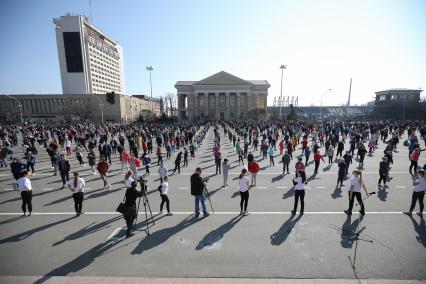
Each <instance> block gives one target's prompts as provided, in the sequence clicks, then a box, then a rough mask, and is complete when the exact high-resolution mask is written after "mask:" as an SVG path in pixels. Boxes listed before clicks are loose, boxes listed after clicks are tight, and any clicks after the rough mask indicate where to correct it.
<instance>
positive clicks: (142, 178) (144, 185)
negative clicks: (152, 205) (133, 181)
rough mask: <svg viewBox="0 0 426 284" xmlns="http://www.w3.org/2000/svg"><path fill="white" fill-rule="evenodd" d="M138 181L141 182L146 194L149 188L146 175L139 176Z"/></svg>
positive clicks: (142, 189)
mask: <svg viewBox="0 0 426 284" xmlns="http://www.w3.org/2000/svg"><path fill="white" fill-rule="evenodd" d="M138 182H139V184H140V186H141V191H142V192H143V194H144V195H146V192H147V190H148V186H147V185H146V184H147V180H146V179H145V178H144V177H139V178H138Z"/></svg>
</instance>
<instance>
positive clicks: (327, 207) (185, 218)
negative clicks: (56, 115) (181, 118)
mask: <svg viewBox="0 0 426 284" xmlns="http://www.w3.org/2000/svg"><path fill="white" fill-rule="evenodd" d="M220 133H221V135H222V137H221V139H222V157H223V158H228V159H229V160H230V161H231V171H230V177H229V182H228V184H229V186H228V187H227V188H224V187H222V175H216V174H215V166H214V158H213V154H212V147H213V131H212V130H210V131H209V132H208V134H207V135H206V139H205V140H204V142H203V144H202V146H201V147H200V148H199V150H198V152H197V153H196V159H194V160H190V161H189V166H188V167H185V168H182V170H181V173H180V174H177V173H176V174H171V179H170V182H169V186H170V190H169V198H170V201H171V210H172V211H173V212H174V215H173V216H164V215H161V214H159V212H158V211H159V204H160V201H161V199H160V196H159V194H158V191H157V190H156V188H157V186H158V184H159V176H158V173H157V170H158V167H157V166H156V158H155V157H154V156H152V158H153V164H152V167H151V175H150V176H147V180H148V186H149V189H148V200H149V204H150V207H151V209H152V211H153V215H154V217H153V218H154V220H155V224H153V223H152V222H149V230H150V236H147V234H146V232H145V231H144V229H145V228H146V226H145V225H146V223H145V221H144V219H145V214H144V207H143V204H142V203H141V206H140V209H139V217H138V219H139V221H138V226H137V231H136V232H135V234H134V236H132V237H131V238H128V239H125V238H124V233H125V222H124V220H123V219H122V218H121V217H120V215H119V214H118V213H116V212H115V209H116V207H117V205H118V203H119V202H120V201H121V200H122V198H123V195H124V191H125V190H124V187H123V179H124V176H123V175H122V174H121V167H120V165H119V163H118V156H115V157H114V158H113V166H112V170H111V172H110V174H109V179H110V181H111V184H112V188H111V189H109V190H105V189H103V188H102V182H101V180H100V179H99V176H94V175H92V174H91V172H90V169H89V168H88V167H82V166H78V162H77V161H76V159H75V157H74V156H73V157H71V164H72V170H77V171H79V172H80V173H81V174H82V176H83V178H84V179H85V180H86V192H85V200H84V203H83V211H84V212H85V213H84V214H83V215H82V216H80V217H78V218H75V217H74V215H75V213H74V205H73V200H72V196H71V193H70V192H69V191H68V190H66V189H60V187H61V186H62V183H61V181H60V177H59V175H58V176H53V172H52V170H51V168H50V162H49V160H48V156H47V153H46V152H45V151H44V149H43V148H42V147H41V148H39V155H38V159H37V160H38V162H37V164H36V172H35V175H33V176H32V177H31V180H32V183H33V187H34V192H33V193H34V197H33V206H34V209H33V210H34V214H33V215H32V216H30V217H22V216H21V215H22V212H21V211H20V205H21V199H20V196H19V194H18V193H17V192H16V191H14V190H13V187H12V186H11V182H12V181H13V180H12V179H13V177H12V176H11V173H10V169H9V168H0V260H1V263H2V265H1V266H0V275H3V276H4V275H21V276H45V277H40V278H39V280H38V283H42V282H44V281H46V280H48V279H49V277H51V276H140V277H210V278H211V277H213V278H214V277H229V278H235V277H238V278H252V277H254V278H304V279H305V278H324V279H327V278H337V279H370V278H375V279H419V280H424V279H426V265H425V263H426V250H425V248H426V226H425V221H424V219H422V218H420V217H419V216H418V215H416V214H413V215H412V216H411V217H410V216H406V215H404V214H402V211H405V210H407V209H408V206H409V204H410V200H411V186H410V185H411V182H412V179H411V176H410V175H409V174H408V166H409V162H408V150H407V149H406V148H405V147H403V146H402V143H400V145H398V149H397V151H398V152H395V153H394V161H395V162H394V165H393V166H392V169H391V171H390V176H391V180H390V183H389V186H390V187H389V189H387V190H379V189H378V188H377V186H376V184H377V180H378V166H379V161H380V158H381V156H382V153H383V148H384V146H383V144H382V143H380V145H379V148H378V149H377V150H376V151H375V153H373V155H372V156H366V159H365V165H364V167H363V173H364V181H365V183H366V185H367V189H368V191H370V192H372V191H375V192H376V194H375V195H372V196H371V197H369V198H368V199H367V200H366V201H365V206H366V211H367V214H366V215H365V216H364V217H363V218H360V216H359V214H357V213H355V212H356V210H354V214H353V215H352V216H351V217H348V216H346V214H344V213H343V210H344V209H346V208H347V206H348V199H347V189H346V188H345V187H343V188H341V189H336V188H335V184H336V179H337V163H333V164H332V165H331V166H328V164H327V163H322V164H321V166H320V171H319V174H318V175H312V172H313V164H310V165H309V166H308V167H307V174H308V178H309V183H308V186H307V190H306V196H305V214H304V215H303V216H301V215H299V214H297V215H296V216H292V215H291V214H290V211H291V210H292V206H293V200H294V190H293V188H292V187H293V186H292V182H291V179H292V177H293V174H290V175H282V164H280V163H279V160H280V157H279V156H277V157H276V158H275V166H273V167H270V166H269V160H266V159H265V160H261V159H260V157H259V152H257V153H255V157H256V159H257V160H259V161H260V167H261V171H260V173H259V175H258V178H257V186H256V187H254V188H252V189H251V190H250V199H249V207H248V210H249V212H250V214H249V215H248V216H244V217H241V216H239V215H238V213H239V200H240V197H239V193H238V180H237V179H238V175H239V173H240V171H241V168H242V167H243V165H238V156H237V155H236V153H235V150H234V148H233V146H232V145H231V144H230V143H229V141H228V140H227V139H225V137H224V136H223V131H222V129H220ZM422 143H423V141H422ZM346 147H348V146H346ZM321 151H323V149H321ZM277 154H278V153H277ZM296 154H297V155H298V154H300V149H298V150H297V151H296ZM174 158H175V156H173V155H172V159H171V160H169V161H167V160H165V164H166V166H167V167H168V168H169V169H172V168H173V165H174ZM85 160H87V159H85ZM425 162H426V160H425V158H424V153H422V157H421V159H420V163H419V164H421V165H423V164H424V163H425ZM354 163H355V164H353V165H351V169H353V168H355V167H356V166H357V163H356V161H355V160H354ZM197 166H200V167H202V168H203V176H204V177H207V176H209V177H210V180H209V182H208V188H209V192H210V198H211V202H212V205H213V208H214V214H211V215H210V216H209V217H207V218H200V219H197V220H194V219H193V218H192V212H193V210H194V200H193V197H192V196H191V195H190V184H189V178H190V175H191V174H192V173H193V171H194V169H195V167H197ZM290 167H291V168H292V169H294V160H293V161H292V162H291V164H290ZM293 171H294V170H293ZM144 172H145V171H144V170H140V173H144ZM208 207H209V210H210V211H212V210H211V207H210V204H208ZM416 209H418V208H416Z"/></svg>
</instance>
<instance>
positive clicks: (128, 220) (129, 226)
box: [124, 217, 135, 235]
mask: <svg viewBox="0 0 426 284" xmlns="http://www.w3.org/2000/svg"><path fill="white" fill-rule="evenodd" d="M124 220H126V225H127V232H126V235H129V234H130V233H131V232H132V230H133V221H135V218H133V217H124Z"/></svg>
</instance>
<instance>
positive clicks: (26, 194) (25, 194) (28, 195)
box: [21, 191, 33, 213]
mask: <svg viewBox="0 0 426 284" xmlns="http://www.w3.org/2000/svg"><path fill="white" fill-rule="evenodd" d="M21 198H22V207H21V208H22V212H24V213H26V212H27V207H28V212H30V213H31V212H32V211H33V204H32V202H31V201H32V199H33V192H32V191H22V192H21Z"/></svg>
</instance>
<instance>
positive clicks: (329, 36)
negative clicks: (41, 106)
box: [0, 0, 426, 105]
mask: <svg viewBox="0 0 426 284" xmlns="http://www.w3.org/2000/svg"><path fill="white" fill-rule="evenodd" d="M67 12H70V13H79V14H85V15H88V16H89V14H90V13H89V0H84V1H83V0H72V1H70V0H32V1H31V0H27V1H24V0H1V1H0V21H1V22H0V38H1V45H0V63H1V65H0V66H1V68H0V93H7V94H11V93H36V94H39V93H40V94H42V93H61V92H62V88H61V82H60V74H59V63H58V56H57V50H56V39H55V32H54V24H53V23H52V18H54V17H59V16H61V15H64V14H65V13H67ZM425 12H426V1H423V0H418V1H415V0H389V1H387V0H383V1H379V0H357V1H355V0H354V1H349V0H335V1H319V0H311V1H305V0H298V1H296V0H293V1H285V0H277V1H268V0H265V1H263V0H262V1H261V0H258V1H250V0H246V1H236V0H232V1H229V0H228V1H222V0H211V1H210V0H203V1H185V0H180V1H178V0H169V1H161V0H159V1H142V0H123V1H114V0H92V14H93V22H94V24H95V25H96V26H97V27H99V28H100V29H101V30H102V31H104V32H105V33H107V34H108V35H110V36H111V37H113V38H114V39H116V40H117V41H119V42H120V44H121V45H122V46H123V51H124V68H125V69H124V72H125V87H126V91H127V93H129V94H144V93H145V94H148V93H149V75H148V73H147V71H146V70H145V66H147V65H152V66H153V67H154V71H153V73H152V80H153V93H154V95H156V96H159V95H163V94H165V93H167V92H175V89H174V84H175V82H176V81H178V80H200V79H203V78H205V77H207V76H209V75H212V74H214V73H216V72H219V71H221V70H224V71H227V72H229V73H232V74H234V75H236V76H238V77H241V78H243V79H248V80H250V79H253V80H256V79H266V80H268V81H269V83H270V84H271V85H272V87H271V88H270V89H269V98H268V103H269V104H272V101H273V97H274V96H277V95H279V92H280V78H281V73H280V72H281V71H280V69H279V66H280V65H281V64H286V65H288V69H287V70H285V71H284V88H283V90H284V91H283V92H284V95H288V96H299V103H300V104H301V105H311V104H316V105H319V103H320V98H321V95H322V94H323V93H324V91H325V90H327V89H329V88H332V89H333V91H332V92H330V93H329V94H327V95H326V96H325V97H324V105H332V104H333V105H337V104H342V103H345V102H346V100H347V94H348V89H349V79H350V78H351V77H352V78H353V86H352V102H353V103H358V104H361V103H365V102H366V101H368V100H371V98H372V97H373V96H374V91H377V90H381V89H387V88H400V87H406V88H419V87H422V88H423V89H424V88H426V52H425V50H426V17H425Z"/></svg>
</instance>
